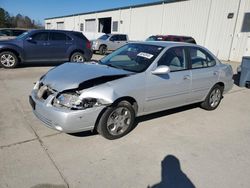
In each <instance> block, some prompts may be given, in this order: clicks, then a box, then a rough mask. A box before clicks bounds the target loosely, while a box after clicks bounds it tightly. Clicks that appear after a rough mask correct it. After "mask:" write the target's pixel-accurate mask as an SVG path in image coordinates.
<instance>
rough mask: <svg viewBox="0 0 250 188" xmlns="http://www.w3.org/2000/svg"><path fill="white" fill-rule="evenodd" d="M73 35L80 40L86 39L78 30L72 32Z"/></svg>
mask: <svg viewBox="0 0 250 188" xmlns="http://www.w3.org/2000/svg"><path fill="white" fill-rule="evenodd" d="M73 35H74V36H76V37H77V38H80V39H82V40H88V39H87V38H86V37H85V36H84V35H83V34H82V33H80V32H74V33H73Z"/></svg>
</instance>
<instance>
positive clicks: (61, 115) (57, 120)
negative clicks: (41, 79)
mask: <svg viewBox="0 0 250 188" xmlns="http://www.w3.org/2000/svg"><path fill="white" fill-rule="evenodd" d="M54 97H55V96H53V95H50V96H49V97H48V98H47V99H46V100H40V99H38V98H37V97H36V90H33V91H32V93H31V96H30V103H31V106H32V108H33V113H34V114H35V115H36V117H37V118H38V119H39V120H41V121H42V122H43V123H44V124H45V125H46V126H47V127H49V128H52V129H55V130H58V131H61V132H65V133H76V132H82V131H87V130H93V129H94V126H95V123H96V121H97V118H98V115H99V114H100V112H101V111H102V110H103V109H104V106H100V107H95V108H88V109H85V110H68V109H61V108H57V107H54V106H52V101H53V99H54Z"/></svg>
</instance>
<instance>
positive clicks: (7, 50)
mask: <svg viewBox="0 0 250 188" xmlns="http://www.w3.org/2000/svg"><path fill="white" fill-rule="evenodd" d="M2 52H12V53H14V54H15V55H16V57H17V59H18V62H19V63H21V62H23V58H22V56H21V53H20V52H18V51H17V50H15V49H12V48H2V49H0V53H2Z"/></svg>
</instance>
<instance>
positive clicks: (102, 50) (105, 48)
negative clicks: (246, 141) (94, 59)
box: [99, 45, 108, 55]
mask: <svg viewBox="0 0 250 188" xmlns="http://www.w3.org/2000/svg"><path fill="white" fill-rule="evenodd" d="M107 50H108V49H107V46H105V45H101V46H100V48H99V53H100V54H101V55H105V54H106V53H107Z"/></svg>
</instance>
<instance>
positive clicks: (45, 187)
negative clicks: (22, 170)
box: [31, 184, 67, 188]
mask: <svg viewBox="0 0 250 188" xmlns="http://www.w3.org/2000/svg"><path fill="white" fill-rule="evenodd" d="M31 188H67V186H65V185H52V184H38V185H35V186H32V187H31Z"/></svg>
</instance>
